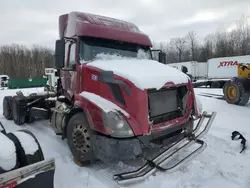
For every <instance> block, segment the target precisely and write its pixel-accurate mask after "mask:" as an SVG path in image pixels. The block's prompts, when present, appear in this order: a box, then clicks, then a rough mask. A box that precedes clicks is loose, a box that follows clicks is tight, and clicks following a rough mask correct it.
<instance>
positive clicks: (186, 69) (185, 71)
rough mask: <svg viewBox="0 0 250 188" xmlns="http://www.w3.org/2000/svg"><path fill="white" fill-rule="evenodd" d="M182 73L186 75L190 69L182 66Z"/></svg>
mask: <svg viewBox="0 0 250 188" xmlns="http://www.w3.org/2000/svg"><path fill="white" fill-rule="evenodd" d="M181 71H182V72H183V73H185V74H186V73H187V72H188V68H187V67H186V66H182V67H181Z"/></svg>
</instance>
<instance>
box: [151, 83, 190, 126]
mask: <svg viewBox="0 0 250 188" xmlns="http://www.w3.org/2000/svg"><path fill="white" fill-rule="evenodd" d="M186 93H187V89H186V87H185V86H181V87H175V88H162V89H160V90H148V107H149V119H150V121H153V124H158V123H161V122H166V121H169V120H172V119H176V118H178V117H181V116H182V115H183V100H182V98H183V97H184V96H185V94H186Z"/></svg>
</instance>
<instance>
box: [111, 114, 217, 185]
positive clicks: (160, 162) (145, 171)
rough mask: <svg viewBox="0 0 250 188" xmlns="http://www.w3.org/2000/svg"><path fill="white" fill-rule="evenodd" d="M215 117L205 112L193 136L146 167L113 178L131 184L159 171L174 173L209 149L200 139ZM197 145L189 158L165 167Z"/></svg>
mask: <svg viewBox="0 0 250 188" xmlns="http://www.w3.org/2000/svg"><path fill="white" fill-rule="evenodd" d="M215 116H216V112H213V113H212V114H208V113H207V112H203V114H202V116H201V118H200V120H199V122H198V124H197V126H196V128H195V129H194V130H193V132H192V134H191V135H188V136H186V137H184V138H182V139H180V140H179V141H177V142H176V143H175V144H174V145H172V146H171V147H169V148H168V149H166V150H165V151H163V152H162V153H161V154H159V155H158V156H156V157H155V158H154V159H152V160H148V162H147V163H146V164H145V165H143V166H142V167H141V168H139V169H137V170H135V171H131V172H126V173H121V174H115V175H114V176H113V178H114V179H115V180H117V183H118V184H129V183H135V182H138V181H142V180H144V179H146V178H147V177H149V176H150V175H151V174H153V173H154V172H156V171H157V170H160V171H167V172H173V171H175V170H177V169H179V168H180V167H182V166H183V165H184V164H186V163H187V162H189V161H191V160H192V159H194V158H195V157H196V156H197V155H199V154H200V153H201V152H202V151H204V149H205V148H206V147H207V144H206V142H204V141H203V140H200V139H199V138H201V137H202V136H204V135H205V134H206V133H207V132H208V131H209V129H210V127H211V125H212V123H213V121H214V118H215ZM205 119H208V121H207V123H206V124H205V127H204V129H203V130H202V131H201V132H199V130H200V129H201V127H202V125H203V122H204V120H205ZM198 132H199V133H198ZM195 144H197V145H198V146H199V147H198V148H197V149H195V150H193V151H192V152H191V153H190V154H189V155H188V156H186V157H185V158H183V159H182V160H180V161H179V162H178V163H176V164H174V165H172V166H171V167H168V168H166V167H165V165H166V164H167V163H168V162H169V159H170V158H171V157H173V156H174V155H175V154H177V153H178V152H179V151H182V150H183V149H185V148H187V147H188V146H192V145H195Z"/></svg>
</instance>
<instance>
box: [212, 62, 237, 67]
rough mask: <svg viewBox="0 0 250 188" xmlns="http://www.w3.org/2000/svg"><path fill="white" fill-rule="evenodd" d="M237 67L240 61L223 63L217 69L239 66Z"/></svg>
mask: <svg viewBox="0 0 250 188" xmlns="http://www.w3.org/2000/svg"><path fill="white" fill-rule="evenodd" d="M237 65H239V63H238V61H222V62H220V64H219V66H218V67H217V68H220V67H232V66H237Z"/></svg>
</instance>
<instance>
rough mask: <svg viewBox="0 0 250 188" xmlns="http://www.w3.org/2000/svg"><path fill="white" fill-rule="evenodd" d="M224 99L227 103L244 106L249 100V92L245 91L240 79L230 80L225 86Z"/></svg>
mask: <svg viewBox="0 0 250 188" xmlns="http://www.w3.org/2000/svg"><path fill="white" fill-rule="evenodd" d="M225 100H226V101H227V103H229V104H235V105H239V106H245V105H246V104H247V103H248V101H249V94H248V93H246V91H245V89H244V87H243V84H242V83H241V82H240V80H234V81H230V82H228V83H227V84H226V86H225Z"/></svg>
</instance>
